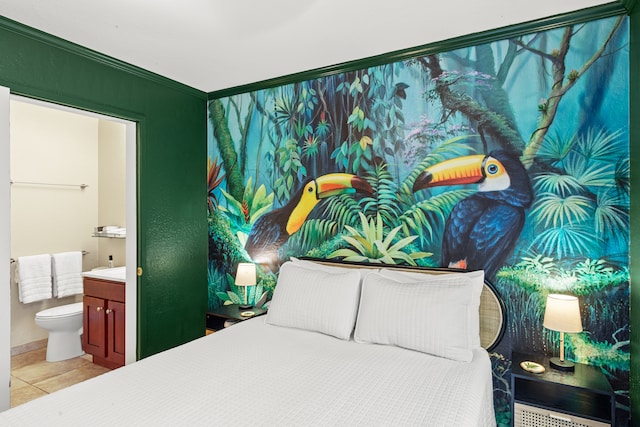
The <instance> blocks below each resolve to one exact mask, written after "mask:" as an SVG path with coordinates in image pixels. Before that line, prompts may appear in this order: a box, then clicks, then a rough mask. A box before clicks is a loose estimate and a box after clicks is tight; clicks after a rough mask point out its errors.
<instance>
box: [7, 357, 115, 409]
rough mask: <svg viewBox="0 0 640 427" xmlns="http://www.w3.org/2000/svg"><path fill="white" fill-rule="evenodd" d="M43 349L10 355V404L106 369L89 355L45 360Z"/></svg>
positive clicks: (46, 392)
mask: <svg viewBox="0 0 640 427" xmlns="http://www.w3.org/2000/svg"><path fill="white" fill-rule="evenodd" d="M46 353H47V349H46V347H43V348H39V349H35V350H31V351H28V352H25V353H21V354H18V355H15V356H11V407H14V406H18V405H20V404H22V403H26V402H28V401H30V400H33V399H35V398H37V397H40V396H44V395H45V394H49V393H53V392H54V391H57V390H60V389H63V388H65V387H68V386H70V385H73V384H76V383H79V382H82V381H84V380H88V379H89V378H93V377H95V376H98V375H100V374H103V373H105V372H108V371H109V369H107V368H104V367H102V366H99V365H94V364H93V363H92V361H91V360H92V359H91V357H92V356H90V355H84V356H80V357H76V358H73V359H68V360H62V361H60V362H47V361H46Z"/></svg>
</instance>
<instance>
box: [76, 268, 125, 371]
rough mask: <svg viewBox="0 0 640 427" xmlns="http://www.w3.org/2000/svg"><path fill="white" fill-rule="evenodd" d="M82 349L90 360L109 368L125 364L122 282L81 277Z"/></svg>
mask: <svg viewBox="0 0 640 427" xmlns="http://www.w3.org/2000/svg"><path fill="white" fill-rule="evenodd" d="M83 301H84V332H83V334H82V349H83V350H84V351H85V353H88V354H91V355H93V363H96V364H98V365H101V366H105V367H107V368H110V369H114V368H118V367H120V366H123V365H124V360H125V353H124V343H125V339H124V333H125V284H124V282H117V281H110V280H101V279H95V278H90V277H85V278H84V297H83Z"/></svg>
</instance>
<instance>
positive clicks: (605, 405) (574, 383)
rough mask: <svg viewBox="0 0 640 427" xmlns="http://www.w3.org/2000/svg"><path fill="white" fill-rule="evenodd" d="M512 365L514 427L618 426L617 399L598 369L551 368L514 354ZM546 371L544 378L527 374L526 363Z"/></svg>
mask: <svg viewBox="0 0 640 427" xmlns="http://www.w3.org/2000/svg"><path fill="white" fill-rule="evenodd" d="M512 360H513V364H512V365H511V410H512V414H513V425H514V427H520V426H522V427H534V426H535V427H546V426H549V427H551V426H553V427H556V426H558V427H560V426H562V427H573V426H576V427H578V426H579V427H603V426H615V422H616V421H615V420H616V398H615V394H614V392H613V390H612V388H611V384H609V381H608V380H607V378H606V377H605V376H604V374H603V373H602V370H601V369H600V368H598V367H596V366H590V365H584V364H581V363H576V367H575V371H574V372H562V371H558V370H555V369H553V368H550V367H549V359H548V358H547V357H544V356H542V357H541V356H531V355H525V354H521V353H514V354H513V357H512ZM525 360H526V361H533V362H537V363H540V364H541V365H543V366H544V367H545V371H544V372H543V373H541V374H534V373H530V372H527V371H525V370H524V369H522V368H521V367H520V362H522V361H525Z"/></svg>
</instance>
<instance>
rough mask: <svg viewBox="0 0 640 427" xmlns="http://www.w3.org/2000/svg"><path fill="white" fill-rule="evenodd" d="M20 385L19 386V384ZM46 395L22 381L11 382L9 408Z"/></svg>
mask: <svg viewBox="0 0 640 427" xmlns="http://www.w3.org/2000/svg"><path fill="white" fill-rule="evenodd" d="M20 383H21V384H20ZM47 394H48V393H47V392H45V391H42V390H40V389H39V388H38V387H34V386H32V385H31V384H27V383H25V382H22V381H19V380H18V381H14V380H11V407H12V408H13V407H15V406H18V405H22V404H23V403H27V402H29V401H30V400H33V399H37V398H38V397H42V396H46V395H47Z"/></svg>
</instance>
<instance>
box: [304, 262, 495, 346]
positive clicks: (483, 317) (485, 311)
mask: <svg viewBox="0 0 640 427" xmlns="http://www.w3.org/2000/svg"><path fill="white" fill-rule="evenodd" d="M300 259H304V260H307V261H313V262H316V263H318V264H324V265H330V266H334V267H345V268H370V269H379V268H388V269H393V270H398V271H410V272H413V273H416V272H418V273H419V272H421V271H422V272H425V273H428V274H447V273H464V272H467V273H468V271H467V270H462V269H456V268H428V267H413V266H404V265H394V264H375V263H369V262H352V261H338V260H329V259H323V258H311V257H300ZM505 327H506V309H505V305H504V301H503V300H502V298H501V297H500V294H499V293H498V291H497V290H496V289H495V288H494V287H493V285H492V284H491V283H489V281H487V280H486V279H485V281H484V289H483V290H482V294H481V295H480V344H481V345H482V347H483V348H485V349H486V350H487V351H489V352H490V351H492V350H493V349H494V348H495V347H496V346H497V345H498V343H500V340H501V339H502V336H503V335H504V331H505Z"/></svg>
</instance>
